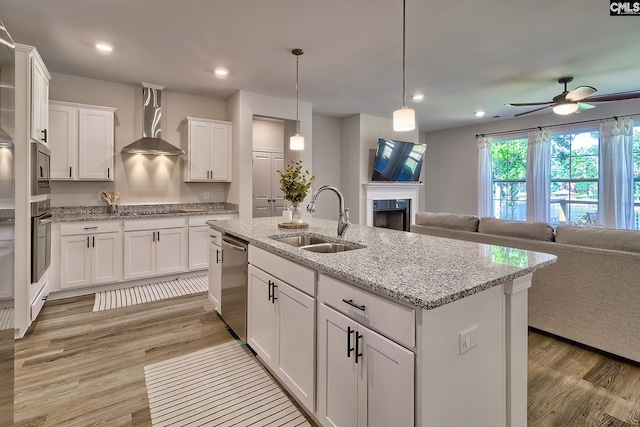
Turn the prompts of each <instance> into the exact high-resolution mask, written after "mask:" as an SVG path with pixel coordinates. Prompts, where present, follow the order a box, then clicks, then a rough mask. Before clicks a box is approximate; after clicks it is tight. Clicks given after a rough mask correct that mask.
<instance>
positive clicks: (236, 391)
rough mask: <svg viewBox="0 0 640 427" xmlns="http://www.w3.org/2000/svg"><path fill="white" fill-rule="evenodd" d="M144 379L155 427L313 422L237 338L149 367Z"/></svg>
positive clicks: (303, 424) (298, 424) (290, 424)
mask: <svg viewBox="0 0 640 427" xmlns="http://www.w3.org/2000/svg"><path fill="white" fill-rule="evenodd" d="M144 378H145V381H146V386H147V395H148V396H149V409H150V410H151V421H152V424H153V426H154V427H164V426H173V427H183V426H185V427H186V426H242V427H245V426H309V425H310V424H309V422H308V421H307V420H306V418H305V417H304V415H302V413H301V412H300V410H299V409H298V408H297V407H296V406H295V405H294V404H293V402H292V401H291V399H290V398H289V397H288V396H287V395H286V394H285V393H284V392H283V391H282V389H281V388H280V386H279V385H278V384H277V383H276V382H275V381H274V380H273V378H272V377H271V376H270V375H269V374H268V373H267V372H266V371H265V369H264V368H263V367H262V365H260V363H259V362H258V361H257V360H256V358H255V357H254V356H253V355H252V354H251V353H250V352H249V350H248V349H246V348H245V346H242V345H240V344H239V343H238V342H236V341H232V342H229V343H225V344H221V345H218V346H215V347H209V348H205V349H204V350H200V351H197V352H195V353H191V354H187V355H185V356H181V357H177V358H175V359H171V360H167V361H165V362H160V363H156V364H154V365H149V366H145V368H144Z"/></svg>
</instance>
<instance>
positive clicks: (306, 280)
mask: <svg viewBox="0 0 640 427" xmlns="http://www.w3.org/2000/svg"><path fill="white" fill-rule="evenodd" d="M222 257H223V259H224V253H223V254H222ZM249 264H251V265H253V266H256V267H258V268H260V269H261V270H264V271H266V272H267V273H269V274H271V275H272V276H274V277H277V278H278V279H280V280H282V281H283V282H287V283H288V284H289V285H291V286H293V287H294V288H297V289H299V290H301V291H302V292H305V293H307V294H309V295H311V296H315V295H316V286H315V284H316V272H315V270H312V269H310V268H308V267H305V266H303V265H300V264H296V263H295V262H292V261H289V260H287V259H284V258H282V257H281V256H278V255H274V254H272V253H271V252H267V251H265V250H263V249H260V248H256V247H255V246H252V245H249Z"/></svg>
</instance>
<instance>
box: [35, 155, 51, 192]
mask: <svg viewBox="0 0 640 427" xmlns="http://www.w3.org/2000/svg"><path fill="white" fill-rule="evenodd" d="M50 180H51V151H50V150H49V149H48V148H47V147H45V146H44V145H42V144H39V143H35V142H32V143H31V195H32V196H39V195H41V194H49V193H51V186H50Z"/></svg>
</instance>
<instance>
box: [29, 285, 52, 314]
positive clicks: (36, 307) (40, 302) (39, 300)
mask: <svg viewBox="0 0 640 427" xmlns="http://www.w3.org/2000/svg"><path fill="white" fill-rule="evenodd" d="M48 296H49V282H47V283H46V284H45V285H44V286H43V287H42V289H41V290H40V293H38V296H37V297H36V299H35V300H34V301H33V302H32V303H31V306H30V309H31V321H32V322H33V321H34V320H36V317H38V314H39V313H40V310H42V307H43V306H44V303H45V302H46V301H47V297H48Z"/></svg>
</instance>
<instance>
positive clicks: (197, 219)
mask: <svg viewBox="0 0 640 427" xmlns="http://www.w3.org/2000/svg"><path fill="white" fill-rule="evenodd" d="M188 218H189V227H197V226H199V225H207V221H225V220H227V219H233V215H232V214H219V215H193V216H189V217H188Z"/></svg>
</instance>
